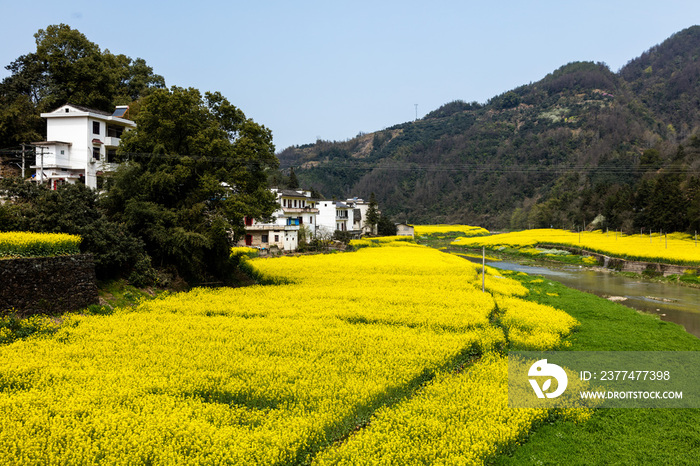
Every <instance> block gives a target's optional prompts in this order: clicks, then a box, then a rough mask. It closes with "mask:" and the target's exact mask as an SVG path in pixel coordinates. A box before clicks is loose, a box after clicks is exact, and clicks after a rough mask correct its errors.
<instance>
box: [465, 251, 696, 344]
mask: <svg viewBox="0 0 700 466" xmlns="http://www.w3.org/2000/svg"><path fill="white" fill-rule="evenodd" d="M470 260H472V262H478V263H479V264H480V263H481V260H478V259H470ZM486 265H488V266H490V267H494V268H497V269H502V270H514V271H517V272H525V273H527V274H530V275H542V276H544V277H547V278H549V279H551V280H555V281H558V282H560V283H562V284H564V285H566V286H568V287H570V288H575V289H577V290H581V291H585V292H587V293H592V294H595V295H597V296H602V297H604V298H609V297H616V298H614V299H615V300H617V301H618V302H619V303H620V304H622V305H625V306H628V307H631V308H633V309H638V310H640V311H644V312H647V313H650V314H655V315H657V316H659V317H660V318H661V320H666V321H669V322H675V323H677V324H680V325H682V326H683V327H685V330H686V331H687V332H688V333H691V334H693V335H695V336H697V337H700V289H697V288H690V287H686V286H679V285H674V284H670V283H660V282H652V281H647V280H642V279H637V278H629V277H624V276H621V275H617V274H612V273H608V272H604V271H599V270H595V269H589V268H586V267H578V266H550V265H547V266H546V267H545V266H530V265H522V264H516V263H513V262H501V261H499V262H489V261H487V262H486Z"/></svg>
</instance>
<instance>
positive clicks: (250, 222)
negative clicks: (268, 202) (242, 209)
mask: <svg viewBox="0 0 700 466" xmlns="http://www.w3.org/2000/svg"><path fill="white" fill-rule="evenodd" d="M245 225H246V226H247V227H250V226H253V217H245Z"/></svg>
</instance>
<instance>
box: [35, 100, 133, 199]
mask: <svg viewBox="0 0 700 466" xmlns="http://www.w3.org/2000/svg"><path fill="white" fill-rule="evenodd" d="M127 114H128V107H127V106H120V107H117V108H116V110H115V112H114V113H112V114H109V113H107V112H102V111H99V110H94V109H89V108H85V107H81V106H78V105H72V104H66V105H63V106H61V107H59V108H57V109H56V110H54V111H52V112H48V113H42V114H41V117H42V118H46V141H43V142H35V143H33V145H34V146H35V147H36V164H35V165H33V166H32V168H34V169H36V175H35V180H36V181H37V182H39V183H48V184H49V185H50V187H51V189H56V188H57V187H58V186H59V185H61V184H63V183H71V184H72V183H76V182H80V183H85V185H87V186H88V187H90V188H93V189H95V188H97V178H98V176H99V175H102V174H104V173H107V172H110V171H114V170H115V169H116V167H117V164H116V163H115V161H116V160H115V156H116V151H117V147H119V142H120V140H121V136H122V134H124V132H125V131H130V130H132V129H134V128H136V123H134V122H133V121H131V120H128V119H126V118H125V116H126V115H127Z"/></svg>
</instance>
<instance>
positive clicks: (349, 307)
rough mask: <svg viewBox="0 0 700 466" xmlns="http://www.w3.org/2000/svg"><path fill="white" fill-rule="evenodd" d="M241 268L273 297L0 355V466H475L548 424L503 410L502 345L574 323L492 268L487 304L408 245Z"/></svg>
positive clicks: (205, 294) (174, 312)
mask: <svg viewBox="0 0 700 466" xmlns="http://www.w3.org/2000/svg"><path fill="white" fill-rule="evenodd" d="M242 260H243V261H244V263H245V264H246V266H247V267H249V268H250V269H251V270H252V271H253V272H254V273H255V274H257V276H258V277H259V278H260V279H261V281H262V282H263V283H268V284H267V285H258V286H253V287H246V288H218V289H195V290H192V291H190V292H187V293H180V294H176V295H172V296H169V297H165V298H160V299H155V300H152V301H147V302H143V303H142V304H141V305H139V306H138V307H137V308H135V309H132V308H129V309H120V310H117V312H115V314H113V315H108V316H81V315H73V316H68V317H66V319H65V320H64V322H63V324H62V325H61V328H60V329H59V330H58V331H57V332H56V333H55V334H53V335H50V336H43V337H36V338H28V339H25V340H20V341H15V342H14V343H11V344H9V345H4V346H0V426H2V427H0V464H101V463H108V464H197V465H199V464H298V463H305V462H310V461H317V462H318V463H320V464H327V463H334V462H338V461H340V462H345V463H352V464H370V463H371V462H372V461H374V462H376V463H377V464H408V460H409V459H411V458H414V459H413V460H411V461H412V462H413V463H421V464H423V463H422V462H424V461H427V462H432V461H433V460H436V461H437V460H438V459H439V460H440V461H442V460H445V461H447V462H452V463H455V464H465V463H480V462H483V461H485V460H486V459H488V458H491V457H492V456H493V455H494V454H495V453H496V452H498V451H502V450H503V448H505V447H506V446H507V445H510V444H512V443H513V442H515V441H517V440H518V439H520V438H522V437H523V436H524V435H526V434H527V432H528V431H529V429H530V427H531V426H532V424H533V423H534V422H537V421H538V420H541V419H544V418H545V417H546V416H547V412H546V411H541V410H539V411H538V410H512V409H509V408H508V407H507V402H506V401H505V400H506V398H505V397H506V396H507V392H506V390H505V386H504V377H505V372H504V370H505V369H504V365H503V364H504V362H503V361H504V359H503V350H504V349H505V348H507V347H510V348H517V349H528V348H533V347H536V348H545V349H552V348H555V347H556V346H558V345H559V344H561V337H562V336H564V335H566V333H567V332H568V330H570V329H571V328H572V326H573V325H575V321H574V320H573V319H571V318H570V317H569V318H568V319H567V317H568V316H567V315H565V314H563V313H562V312H561V311H558V310H556V309H553V308H550V307H546V306H539V307H537V306H536V305H534V304H531V303H528V302H525V301H523V300H521V299H520V297H522V296H524V295H525V294H526V293H527V290H526V289H525V288H524V287H522V285H520V283H519V282H517V281H515V280H512V279H510V278H508V277H504V276H501V275H499V273H498V272H497V271H496V270H494V269H488V270H487V277H486V278H487V280H486V286H487V293H482V292H481V277H480V276H479V273H480V269H479V268H477V267H476V266H475V265H473V264H471V263H470V262H468V261H466V260H464V259H461V258H459V257H457V256H454V255H448V254H444V253H441V252H438V251H435V250H433V249H429V248H426V247H422V246H417V245H415V244H411V243H407V242H404V241H386V242H383V243H382V246H381V247H371V248H363V249H360V250H359V251H356V252H352V253H345V254H325V255H314V256H300V257H281V258H272V259H264V258H256V259H248V258H245V257H244V258H243V259H242ZM521 305H522V309H524V311H522V310H520V306H521ZM530 306H535V307H530ZM501 308H502V309H501ZM497 321H502V322H503V324H502V325H499V324H496V323H495V322H497ZM504 330H505V332H504ZM514 332H516V333H517V332H521V333H522V337H517V338H516V337H514V336H513V334H514ZM508 345H510V346H508ZM475 358H480V361H479V362H476V363H475V364H473V365H471V366H469V365H467V366H466V367H465V369H464V370H462V371H461V372H459V373H457V372H455V369H456V368H458V367H462V366H463V365H464V364H468V363H469V362H470V361H472V360H474V359H475ZM489 393H490V394H491V395H489ZM398 400H403V401H400V402H398V403H396V402H397V401H398ZM368 420H369V421H370V427H369V428H368V429H364V430H362V431H361V432H360V433H359V434H357V435H352V436H351V439H350V440H349V441H348V442H346V443H343V444H338V445H340V446H337V445H336V442H337V441H338V440H339V439H342V438H346V437H347V436H348V435H349V434H351V433H352V432H353V431H354V430H355V429H356V427H357V426H358V425H361V424H363V423H365V422H367V421H368ZM417 433H420V435H417ZM416 435H417V436H416Z"/></svg>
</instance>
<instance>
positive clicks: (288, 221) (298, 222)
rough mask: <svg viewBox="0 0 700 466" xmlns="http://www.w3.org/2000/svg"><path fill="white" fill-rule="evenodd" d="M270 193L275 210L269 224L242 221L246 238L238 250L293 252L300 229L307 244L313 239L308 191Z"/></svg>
mask: <svg viewBox="0 0 700 466" xmlns="http://www.w3.org/2000/svg"><path fill="white" fill-rule="evenodd" d="M272 192H273V193H275V195H276V196H277V204H278V205H279V207H278V209H277V210H276V211H275V212H274V213H273V214H272V218H271V219H270V221H269V222H259V221H257V220H255V219H253V218H249V217H246V219H245V230H246V234H245V237H244V238H243V239H242V240H241V241H240V242H239V246H243V245H245V246H252V247H257V248H261V249H272V248H276V249H278V250H282V251H294V250H296V249H297V248H298V247H299V233H300V232H301V231H302V229H303V231H304V232H305V233H306V234H307V235H309V238H306V239H307V241H308V240H309V239H311V237H313V236H315V235H316V231H317V225H318V221H317V218H316V216H317V215H318V208H317V200H316V199H313V198H312V197H311V193H310V192H309V191H302V190H298V191H295V190H289V189H272Z"/></svg>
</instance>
